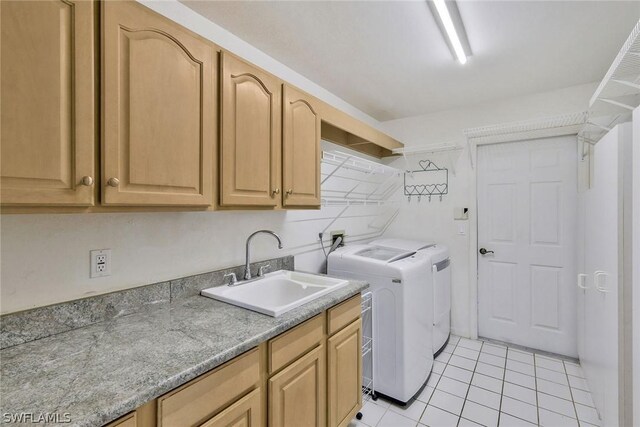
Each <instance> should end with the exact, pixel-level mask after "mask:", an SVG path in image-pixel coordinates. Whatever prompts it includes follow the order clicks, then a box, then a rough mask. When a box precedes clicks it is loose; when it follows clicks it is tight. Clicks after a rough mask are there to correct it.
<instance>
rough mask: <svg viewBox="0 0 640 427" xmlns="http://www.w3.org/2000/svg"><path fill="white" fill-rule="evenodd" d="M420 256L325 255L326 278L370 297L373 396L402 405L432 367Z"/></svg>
mask: <svg viewBox="0 0 640 427" xmlns="http://www.w3.org/2000/svg"><path fill="white" fill-rule="evenodd" d="M430 263H431V259H430V255H428V254H424V253H422V252H415V251H407V250H403V249H397V248H384V247H376V246H371V245H349V246H345V247H342V248H339V249H337V250H336V251H335V252H333V253H331V254H330V255H329V259H328V274H330V275H332V276H338V277H344V278H350V279H357V280H364V281H366V282H368V283H369V285H370V289H371V291H372V293H373V322H374V325H373V375H374V376H373V378H374V384H375V391H376V393H379V394H382V395H385V396H387V397H390V398H392V399H394V400H397V401H399V402H402V403H406V402H408V401H409V400H411V398H412V397H414V396H415V395H416V394H417V393H418V391H420V389H421V388H422V386H423V385H424V383H425V382H426V381H427V379H428V378H429V374H430V373H431V368H432V367H433V349H432V347H431V346H432V336H431V335H432V329H433V322H432V318H433V313H432V308H431V307H432V306H431V305H429V306H428V307H425V306H424V301H428V300H430V295H432V293H433V289H432V288H431V280H428V279H427V278H425V275H424V271H425V269H427V268H428V267H429V265H430Z"/></svg>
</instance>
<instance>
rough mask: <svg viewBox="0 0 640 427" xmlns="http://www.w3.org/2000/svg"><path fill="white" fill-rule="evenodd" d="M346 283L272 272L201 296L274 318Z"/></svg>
mask: <svg viewBox="0 0 640 427" xmlns="http://www.w3.org/2000/svg"><path fill="white" fill-rule="evenodd" d="M348 283H349V281H348V280H344V279H335V278H332V277H326V276H319V275H316V274H310V273H300V272H297V271H284V270H281V271H274V272H273V273H268V274H265V275H264V276H263V277H261V278H258V279H252V280H250V281H247V282H244V283H243V282H238V283H237V284H236V285H234V286H227V285H223V286H215V287H213V288H209V289H204V290H203V291H201V292H200V293H201V294H202V295H203V296H206V297H209V298H213V299H217V300H218V301H223V302H227V303H229V304H233V305H237V306H238V307H243V308H247V309H249V310H253V311H257V312H259V313H263V314H267V315H269V316H273V317H278V316H280V315H281V314H283V313H286V312H287V311H289V310H293V309H294V308H296V307H299V306H301V305H302V304H305V303H308V302H309V301H313V300H314V299H316V298H319V297H321V296H323V295H326V294H328V293H329V292H331V291H334V290H336V289H339V288H341V287H343V286H345V285H347V284H348Z"/></svg>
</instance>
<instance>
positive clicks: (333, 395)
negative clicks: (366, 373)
mask: <svg viewBox="0 0 640 427" xmlns="http://www.w3.org/2000/svg"><path fill="white" fill-rule="evenodd" d="M327 373H328V374H327V389H328V407H329V408H328V418H329V420H328V424H329V426H330V427H337V426H346V425H348V424H349V422H350V421H351V420H352V419H353V417H354V416H355V415H356V413H358V411H359V410H360V408H361V407H362V323H361V320H360V319H358V320H356V321H355V322H353V323H351V324H350V325H349V326H347V327H345V328H344V329H342V330H341V331H340V332H338V333H336V334H335V335H334V336H332V337H331V338H329V339H328V340H327Z"/></svg>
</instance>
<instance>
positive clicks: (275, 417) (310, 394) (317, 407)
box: [269, 345, 326, 427]
mask: <svg viewBox="0 0 640 427" xmlns="http://www.w3.org/2000/svg"><path fill="white" fill-rule="evenodd" d="M324 352H325V347H324V345H319V346H318V347H316V348H315V349H313V350H311V351H310V352H309V353H307V354H306V355H305V356H303V357H301V358H300V359H298V360H297V361H295V362H293V363H292V364H291V365H290V366H289V367H287V368H285V369H284V370H283V371H281V372H280V373H279V374H277V375H275V376H273V378H271V379H270V380H269V425H270V426H271V427H289V426H305V427H313V426H316V427H321V426H322V427H324V425H325V419H326V418H325V417H326V394H325V393H326V378H325V354H324Z"/></svg>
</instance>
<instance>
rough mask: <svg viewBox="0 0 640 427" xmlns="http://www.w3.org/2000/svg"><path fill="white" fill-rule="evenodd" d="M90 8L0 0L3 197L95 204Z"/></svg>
mask: <svg viewBox="0 0 640 427" xmlns="http://www.w3.org/2000/svg"><path fill="white" fill-rule="evenodd" d="M93 8H94V3H93V2H85V1H66V0H65V1H61V0H51V1H2V2H0V20H1V24H0V27H1V35H0V56H1V59H0V63H1V66H0V80H1V89H0V90H1V93H2V97H1V105H0V110H1V125H0V147H1V153H0V154H1V158H2V160H1V169H2V176H1V178H0V180H1V181H0V186H1V188H2V196H1V202H2V204H4V205H92V204H93V201H94V188H93V185H92V181H93V180H94V178H95V175H94V173H95V171H94V149H95V131H96V129H95V94H94V91H95V52H94V41H95V34H94V31H95V25H94V9H93ZM84 177H87V178H86V179H85V180H83V178H84ZM83 182H84V184H87V185H84V184H83Z"/></svg>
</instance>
